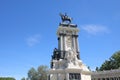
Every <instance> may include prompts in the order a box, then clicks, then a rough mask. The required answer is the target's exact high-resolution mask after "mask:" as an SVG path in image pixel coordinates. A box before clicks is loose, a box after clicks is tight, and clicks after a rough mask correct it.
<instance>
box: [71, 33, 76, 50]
mask: <svg viewBox="0 0 120 80" xmlns="http://www.w3.org/2000/svg"><path fill="white" fill-rule="evenodd" d="M72 45H73V49H74V50H75V51H76V42H75V35H73V36H72Z"/></svg>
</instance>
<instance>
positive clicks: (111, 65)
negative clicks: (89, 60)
mask: <svg viewBox="0 0 120 80" xmlns="http://www.w3.org/2000/svg"><path fill="white" fill-rule="evenodd" d="M118 68H120V51H118V52H116V53H114V54H113V55H112V56H111V57H110V58H109V60H106V61H105V62H104V63H103V64H102V65H101V67H100V68H99V69H98V70H100V71H103V70H111V69H118Z"/></svg>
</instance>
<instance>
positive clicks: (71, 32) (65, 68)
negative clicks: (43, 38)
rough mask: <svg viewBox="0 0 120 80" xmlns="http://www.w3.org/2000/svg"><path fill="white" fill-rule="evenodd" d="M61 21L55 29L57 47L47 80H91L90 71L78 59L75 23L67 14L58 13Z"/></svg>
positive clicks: (77, 30)
mask: <svg viewBox="0 0 120 80" xmlns="http://www.w3.org/2000/svg"><path fill="white" fill-rule="evenodd" d="M60 16H61V19H62V22H61V23H60V24H59V27H58V30H57V36H58V48H55V49H54V51H53V55H52V59H51V69H50V70H49V73H48V80H91V72H90V71H89V69H88V68H87V66H86V65H84V64H83V63H82V60H81V59H80V51H79V43H78V32H79V29H78V28H77V25H76V24H72V23H71V21H72V18H71V17H69V16H67V14H60Z"/></svg>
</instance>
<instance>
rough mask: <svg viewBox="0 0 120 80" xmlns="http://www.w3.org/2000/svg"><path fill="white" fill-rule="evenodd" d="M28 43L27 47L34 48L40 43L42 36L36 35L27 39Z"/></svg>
mask: <svg viewBox="0 0 120 80" xmlns="http://www.w3.org/2000/svg"><path fill="white" fill-rule="evenodd" d="M26 41H27V45H28V46H30V47H32V46H34V45H36V44H38V43H40V35H39V34H36V35H33V36H30V37H28V38H27V39H26Z"/></svg>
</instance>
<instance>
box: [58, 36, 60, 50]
mask: <svg viewBox="0 0 120 80" xmlns="http://www.w3.org/2000/svg"><path fill="white" fill-rule="evenodd" d="M58 50H60V37H58Z"/></svg>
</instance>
